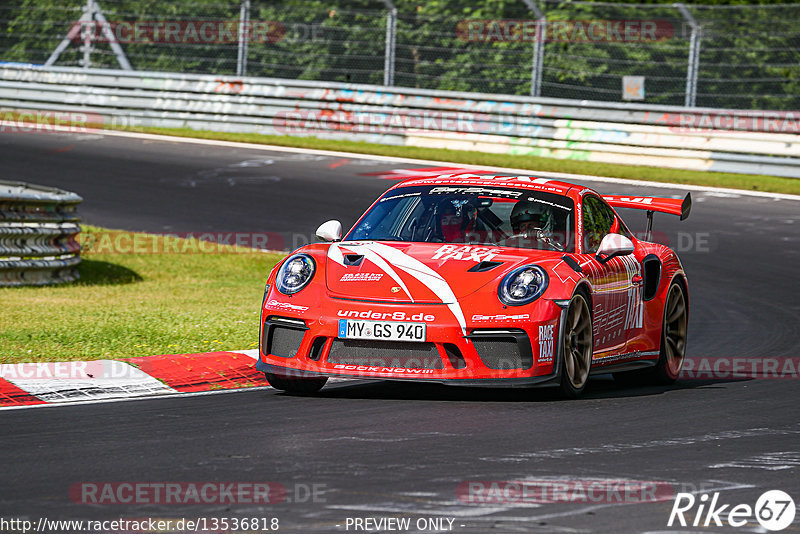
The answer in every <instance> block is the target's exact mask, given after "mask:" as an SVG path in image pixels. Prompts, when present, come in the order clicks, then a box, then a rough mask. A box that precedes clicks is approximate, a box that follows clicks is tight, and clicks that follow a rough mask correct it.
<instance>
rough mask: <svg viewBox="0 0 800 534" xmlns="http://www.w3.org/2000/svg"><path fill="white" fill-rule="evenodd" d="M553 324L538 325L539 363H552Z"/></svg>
mask: <svg viewBox="0 0 800 534" xmlns="http://www.w3.org/2000/svg"><path fill="white" fill-rule="evenodd" d="M555 328H556V325H555V324H543V325H539V362H552V361H553V348H554V347H555V335H554V331H555Z"/></svg>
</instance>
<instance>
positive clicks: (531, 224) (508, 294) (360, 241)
mask: <svg viewBox="0 0 800 534" xmlns="http://www.w3.org/2000/svg"><path fill="white" fill-rule="evenodd" d="M614 207H625V208H637V209H641V210H646V211H647V216H648V230H647V233H648V235H649V233H650V230H651V228H652V216H653V212H656V211H658V212H664V213H670V214H673V215H677V216H680V218H681V219H685V218H686V217H687V216H688V215H689V210H690V209H691V198H690V196H689V195H686V198H685V199H683V200H680V199H670V198H652V197H625V196H602V195H600V194H598V193H596V192H595V191H593V190H592V189H589V188H587V187H584V186H580V185H574V184H569V183H564V182H559V181H555V180H550V179H546V178H537V177H533V176H494V175H486V176H484V175H477V174H467V173H456V174H443V175H439V176H435V177H424V178H415V179H410V180H407V181H404V182H402V183H399V184H397V185H395V186H394V187H392V188H391V189H389V190H388V191H387V192H386V193H384V194H383V196H381V197H380V198H379V199H378V200H377V201H376V202H375V203H374V204H373V205H372V206H371V207H370V208H369V210H367V212H366V213H365V214H364V215H363V216H362V217H361V218H360V219H359V220H358V222H357V223H356V224H355V226H353V228H352V229H351V230H350V231H349V232H348V233H347V234H346V235H345V236H344V237H342V225H341V224H340V223H339V222H338V221H329V222H327V223H325V224H323V225H322V226H320V227H319V229H318V230H317V237H318V238H319V239H320V240H321V241H323V242H322V243H316V244H311V245H307V246H305V247H302V248H300V249H298V250H296V251H295V252H294V253H292V254H290V255H289V256H288V257H287V258H286V259H284V260H283V261H282V262H281V263H279V264H278V265H277V266H276V267H275V268H274V269H273V270H272V272H271V273H270V275H269V277H268V279H267V285H266V289H265V293H264V300H263V302H262V306H261V332H260V336H259V337H260V357H259V359H258V361H257V364H256V367H257V368H258V369H259V370H261V371H263V372H264V373H265V374H266V377H267V380H268V381H269V383H270V385H272V386H274V387H275V388H277V389H280V390H284V391H287V392H291V393H306V394H308V393H313V392H316V391H318V390H319V389H320V388H321V387H322V386H323V385H324V384H325V382H326V380H327V379H328V377H331V376H338V377H357V378H374V379H391V380H421V381H429V382H442V383H446V384H458V385H468V386H501V387H502V386H540V385H556V386H559V387H560V388H561V390H562V391H563V393H564V394H565V395H566V396H568V397H576V396H578V395H579V394H580V393H581V392H582V390H583V389H584V387H585V386H586V382H587V380H588V377H589V375H590V374H599V373H615V376H619V374H622V375H623V376H625V375H627V376H630V375H631V374H636V375H637V376H641V377H642V378H647V379H649V380H657V381H660V382H662V383H670V382H673V381H674V380H675V379H676V378H677V377H678V373H679V372H680V369H681V364H682V362H683V358H684V354H685V350H686V328H687V319H688V302H689V300H688V286H687V281H686V275H685V273H684V271H683V267H682V266H681V263H680V260H679V259H678V257H677V255H676V254H675V252H674V251H672V250H671V249H670V248H668V247H667V246H664V245H661V244H657V243H652V242H649V241H647V240H644V239H637V237H636V236H634V235H633V233H632V232H631V231H630V230H629V229H628V227H627V226H626V224H625V223H624V222H623V221H622V219H621V218H620V217H619V215H617V213H616V212H615V211H614Z"/></svg>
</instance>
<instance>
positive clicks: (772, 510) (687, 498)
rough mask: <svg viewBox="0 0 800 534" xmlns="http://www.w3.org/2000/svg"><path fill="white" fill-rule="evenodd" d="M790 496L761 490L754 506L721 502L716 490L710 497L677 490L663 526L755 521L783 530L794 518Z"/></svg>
mask: <svg viewBox="0 0 800 534" xmlns="http://www.w3.org/2000/svg"><path fill="white" fill-rule="evenodd" d="M795 511H796V510H795V506H794V500H793V499H792V498H791V497H790V496H789V494H788V493H786V492H784V491H781V490H770V491H766V492H764V493H763V494H762V495H761V496H760V497H759V498H758V500H757V501H756V504H755V506H750V505H749V504H737V505H735V506H733V505H731V504H721V503H720V502H719V492H715V493H714V494H713V495H712V496H711V497H709V495H708V494H707V493H703V494H702V495H700V497H699V498H698V497H695V495H694V494H692V493H678V494H677V495H676V496H675V502H674V503H673V505H672V511H671V512H670V514H669V521H667V526H668V527H671V526H673V525H674V526H678V525H680V526H682V527H686V526H689V525H691V526H693V527H723V526H726V525H725V524H726V523H727V525H728V526H731V527H737V528H738V527H744V526H748V524H749V525H751V526H752V522H753V520H755V521H758V524H760V525H761V526H762V527H763V528H765V529H766V530H769V531H773V532H776V531H779V530H783V529H785V528H786V527H788V526H789V525H791V524H792V522H793V521H794V515H795Z"/></svg>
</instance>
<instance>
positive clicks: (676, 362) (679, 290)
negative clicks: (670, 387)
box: [653, 282, 689, 385]
mask: <svg viewBox="0 0 800 534" xmlns="http://www.w3.org/2000/svg"><path fill="white" fill-rule="evenodd" d="M688 323H689V314H688V307H687V306H686V295H685V293H684V291H683V286H681V284H680V282H673V283H672V285H671V286H670V287H669V291H668V292H667V300H666V302H665V304H664V319H663V322H662V324H661V350H660V352H659V356H658V363H657V364H656V366H655V368H654V369H653V378H654V380H655V382H656V383H658V384H665V385H666V384H673V383H674V382H675V381H676V380H677V379H678V376H679V375H680V374H681V367H683V360H684V358H685V357H686V329H687V326H688Z"/></svg>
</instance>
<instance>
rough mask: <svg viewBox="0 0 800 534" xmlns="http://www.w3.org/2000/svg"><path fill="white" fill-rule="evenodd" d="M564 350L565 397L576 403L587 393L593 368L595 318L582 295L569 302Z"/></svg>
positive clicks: (562, 352)
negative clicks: (593, 318) (577, 399)
mask: <svg viewBox="0 0 800 534" xmlns="http://www.w3.org/2000/svg"><path fill="white" fill-rule="evenodd" d="M561 346H562V351H561V361H562V364H563V365H562V369H561V385H560V388H561V393H562V394H563V395H564V396H565V397H567V398H570V399H576V398H578V397H579V396H580V395H581V393H583V390H584V388H585V387H586V383H587V382H588V381H589V370H590V369H591V367H592V314H591V312H590V311H589V304H588V303H587V300H586V297H584V296H583V294H582V293H576V294H575V295H574V296H573V297H572V300H570V302H569V307H568V308H567V315H566V324H565V325H564V339H563V341H562V343H561Z"/></svg>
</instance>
